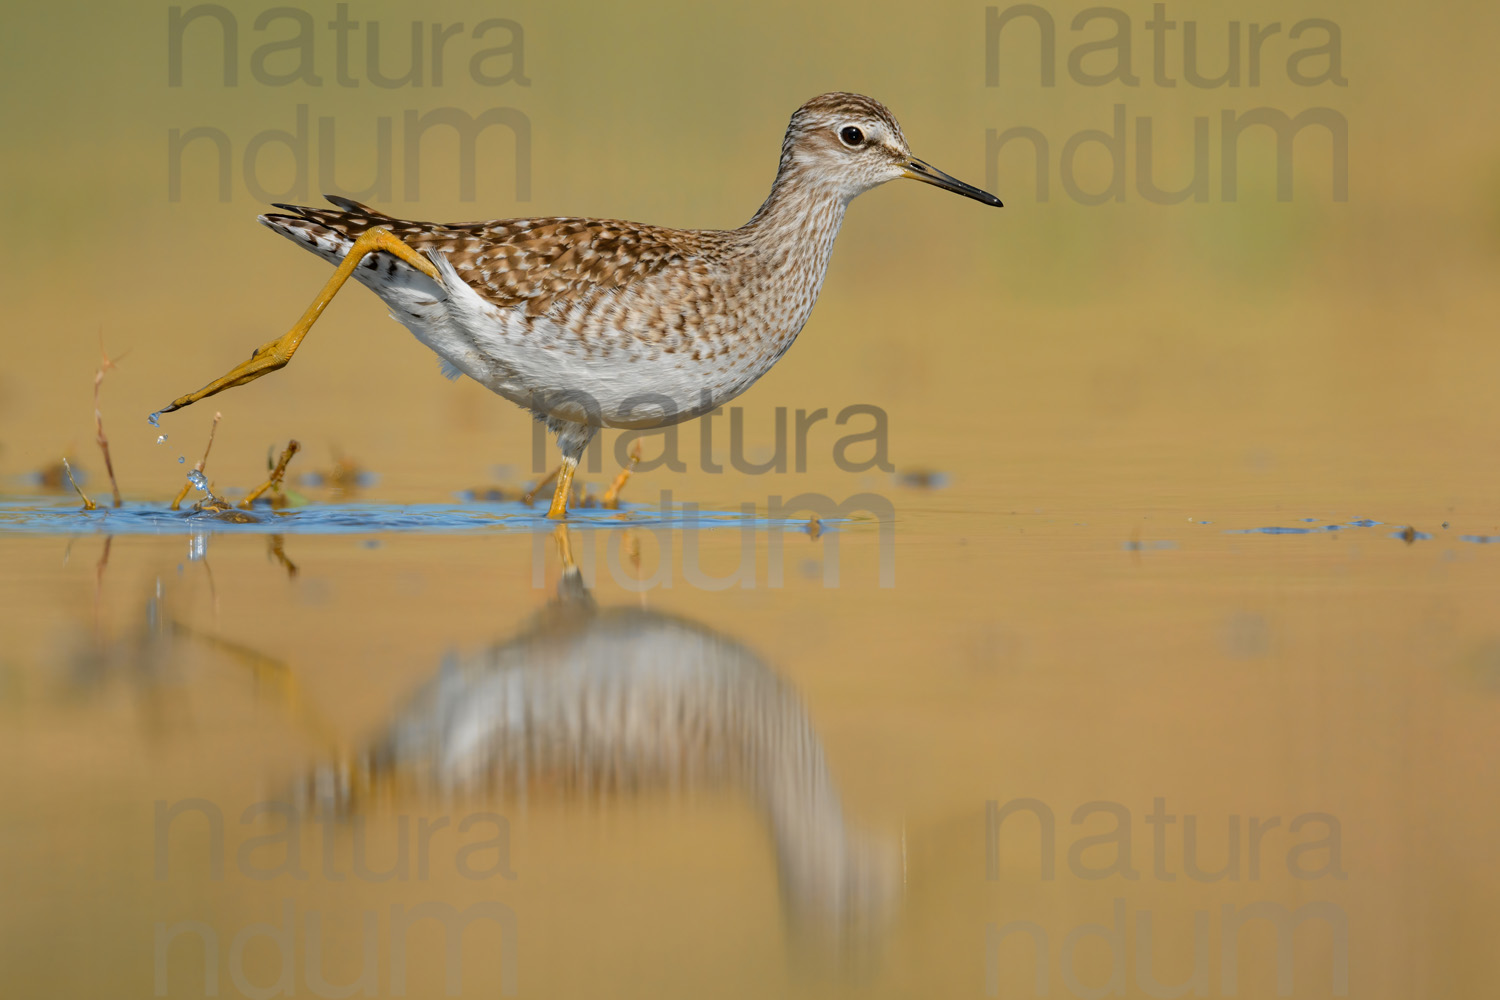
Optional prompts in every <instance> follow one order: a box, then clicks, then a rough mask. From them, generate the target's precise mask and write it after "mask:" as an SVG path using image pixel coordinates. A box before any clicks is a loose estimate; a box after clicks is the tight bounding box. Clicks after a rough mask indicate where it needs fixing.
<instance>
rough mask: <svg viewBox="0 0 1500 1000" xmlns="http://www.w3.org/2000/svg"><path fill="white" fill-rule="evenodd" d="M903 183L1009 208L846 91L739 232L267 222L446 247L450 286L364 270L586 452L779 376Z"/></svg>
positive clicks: (460, 366) (789, 148)
mask: <svg viewBox="0 0 1500 1000" xmlns="http://www.w3.org/2000/svg"><path fill="white" fill-rule="evenodd" d="M851 129H852V130H855V131H854V132H851V131H850V130H851ZM855 132H857V134H858V136H859V141H858V142H851V141H850V139H851V137H852V136H853V135H854V134H855ZM899 176H909V177H915V178H916V179H919V180H926V181H929V182H931V183H937V184H939V185H940V186H945V187H950V188H951V189H953V190H958V191H960V192H961V193H965V194H968V195H970V196H971V197H978V198H981V200H985V199H988V200H989V202H990V203H992V204H998V200H996V199H993V197H992V196H988V195H984V194H983V193H982V192H977V191H975V190H974V189H972V188H967V187H966V186H965V185H961V184H959V183H958V182H956V181H952V179H951V178H947V177H946V176H945V175H942V174H941V173H939V172H937V171H934V170H932V169H931V168H929V167H927V166H926V165H925V164H923V163H921V161H919V160H914V159H913V157H912V154H911V151H910V149H908V148H907V145H906V139H905V137H904V136H903V135H902V133H901V128H900V126H899V125H898V124H897V123H896V121H895V119H894V118H893V117H892V116H891V114H890V112H889V111H887V110H886V109H885V107H884V106H883V105H881V104H880V103H879V102H878V101H874V100H872V99H870V98H868V97H862V96H859V95H857V94H844V93H836V94H824V95H823V96H821V97H817V98H814V99H813V100H811V101H809V102H807V103H806V104H804V105H803V106H802V107H801V108H799V109H798V110H797V112H796V113H795V114H794V115H793V116H792V120H791V123H790V126H789V127H788V129H787V133H786V139H785V141H784V142H783V144H782V152H781V161H780V165H779V169H778V171H777V175H776V182H775V184H774V186H773V187H772V190H771V194H770V196H769V197H768V198H767V199H766V201H765V203H764V204H763V205H762V206H761V207H760V209H759V211H757V212H756V213H755V215H754V217H753V218H751V219H750V221H749V222H747V223H746V224H745V225H744V226H742V227H740V228H739V229H734V230H723V231H720V230H682V229H667V228H663V227H659V226H648V225H641V224H638V223H633V222H621V221H614V220H600V219H580V218H539V219H507V220H501V221H491V222H466V223H452V224H434V223H425V222H410V221H405V220H402V219H396V218H393V217H391V216H388V215H385V214H383V213H380V212H378V211H375V210H374V209H371V208H368V207H366V206H364V205H361V204H359V203H357V202H353V201H349V200H348V199H344V198H337V197H330V198H329V201H331V202H332V203H333V204H334V205H335V206H337V210H333V209H317V208H303V207H298V206H292V205H278V206H277V207H278V208H280V209H283V210H284V212H282V213H275V214H268V215H265V216H262V217H261V221H262V222H263V223H264V224H265V225H267V226H269V227H271V228H272V229H274V230H276V231H277V232H279V233H281V234H283V235H285V236H287V237H289V238H291V239H294V240H297V241H298V242H301V243H303V244H304V245H306V246H307V247H308V248H309V249H311V250H313V251H314V252H316V253H318V254H319V255H320V256H322V257H324V258H325V259H327V260H329V261H331V262H335V263H337V262H338V261H341V260H342V259H343V257H344V255H345V254H346V253H348V251H349V248H350V247H351V246H352V244H353V242H354V240H355V238H356V237H358V236H359V235H360V234H361V233H363V232H365V231H366V230H368V229H371V228H374V227H380V228H384V229H388V230H390V231H391V232H392V233H393V234H395V235H396V236H398V237H399V238H400V239H401V240H402V241H403V242H405V243H406V244H408V245H409V246H410V247H412V248H413V249H414V250H416V251H417V252H418V253H421V254H423V255H425V256H426V257H428V258H429V259H430V260H431V261H432V262H433V263H434V264H435V265H436V266H437V268H438V270H439V272H440V274H441V281H440V282H434V281H433V280H432V279H430V278H428V277H427V276H426V275H424V274H422V273H420V272H419V271H417V270H416V269H415V268H413V267H411V266H410V265H408V264H406V263H404V262H402V261H401V260H399V259H397V258H396V257H395V256H392V255H390V254H388V253H384V252H381V253H374V254H371V255H370V256H368V257H366V258H365V259H364V260H363V261H362V262H361V263H360V266H359V267H358V268H357V269H356V271H355V277H357V278H358V279H359V280H360V281H362V282H363V283H364V284H366V285H367V286H369V287H370V288H371V289H373V290H374V291H375V292H376V293H377V294H379V295H380V297H381V298H382V299H383V300H385V302H386V304H387V305H388V306H389V307H390V309H391V315H392V316H393V318H395V319H397V320H398V321H400V322H401V323H403V324H405V325H406V326H407V327H408V328H409V329H410V330H411V331H412V332H413V333H414V334H415V335H416V336H417V337H418V339H420V340H422V341H423V342H424V343H426V344H427V345H428V346H430V347H432V349H433V350H434V351H436V352H437V353H438V355H439V356H440V357H441V358H442V359H443V360H444V362H445V368H447V369H449V370H450V373H452V372H457V373H462V374H465V375H468V376H470V377H471V378H473V379H475V380H476V381H478V382H480V383H482V384H484V385H486V386H487V387H489V388H490V389H492V390H493V391H495V392H497V393H499V394H500V395H502V396H505V397H506V398H508V399H511V400H513V401H515V402H517V403H519V404H520V405H522V406H525V407H527V408H528V409H530V410H532V411H533V413H534V414H535V415H536V416H537V417H538V419H545V420H547V422H548V423H549V425H550V426H552V427H553V429H554V430H556V431H557V432H558V433H559V444H560V445H561V446H562V448H563V452H564V455H565V457H569V458H575V457H576V456H577V455H578V454H580V453H581V452H582V450H583V447H584V446H585V445H586V444H587V442H588V440H589V438H590V437H591V436H592V435H593V433H594V430H595V429H596V428H597V427H598V426H601V425H602V426H627V427H628V426H643V425H651V424H662V423H672V422H675V421H677V420H682V419H686V418H688V417H690V416H695V415H697V414H700V413H703V412H705V411H706V410H708V409H711V408H713V407H715V406H718V405H721V404H722V403H724V402H726V401H727V400H729V399H732V398H733V397H734V396H736V395H738V394H739V393H741V392H743V391H744V390H745V389H746V388H748V387H749V386H750V385H751V384H752V383H754V382H755V380H756V379H758V378H759V377H760V376H761V375H763V374H765V372H766V371H767V370H769V369H770V367H771V365H772V364H774V363H775V361H776V360H777V359H778V358H779V357H780V356H781V355H782V354H783V353H784V352H785V351H786V350H787V348H788V347H790V346H791V343H792V341H793V340H794V339H795V338H796V336H797V333H798V332H799V331H800V330H801V328H802V325H803V323H805V322H806V320H807V317H808V314H809V313H810V312H811V310H812V307H813V303H814V302H815V301H816V299H817V295H818V290H819V288H820V287H821V285H822V281H823V275H824V272H825V270H826V268H827V264H828V258H829V255H830V253H831V252H832V249H833V243H834V239H835V237H836V236H837V235H838V231H839V226H840V224H841V223H842V221H843V216H844V210H845V207H846V206H847V205H848V203H849V201H850V200H851V199H852V198H853V197H855V196H856V195H858V194H859V193H861V192H862V191H865V190H868V189H869V188H872V187H875V186H877V185H878V184H881V183H884V182H885V181H887V180H891V179H893V178H895V177H899ZM955 185H956V186H955Z"/></svg>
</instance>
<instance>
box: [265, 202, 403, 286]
mask: <svg viewBox="0 0 1500 1000" xmlns="http://www.w3.org/2000/svg"><path fill="white" fill-rule="evenodd" d="M323 197H324V198H326V199H328V201H329V202H330V203H332V204H333V205H335V206H337V210H334V209H327V208H307V207H305V206H302V205H283V204H279V203H278V204H277V205H276V207H277V208H279V209H281V211H280V212H268V213H266V214H265V215H262V216H261V217H260V224H261V225H263V226H266V227H267V228H269V229H272V230H275V231H276V232H278V233H280V234H281V235H282V236H285V237H286V238H287V239H289V240H292V241H293V242H295V243H300V244H301V245H302V246H304V247H306V248H307V249H309V250H311V251H312V252H313V253H315V254H317V255H318V256H319V257H322V258H323V259H324V260H326V261H328V262H329V263H331V264H338V263H340V262H341V261H342V260H343V259H344V257H345V255H346V254H348V253H349V248H350V247H352V246H353V245H354V241H355V240H356V239H357V238H358V237H359V235H360V234H361V233H363V232H364V231H365V230H367V229H374V228H376V227H383V228H386V229H390V230H392V231H394V232H395V233H396V235H398V236H400V235H403V231H404V230H407V229H412V228H415V227H414V226H413V224H412V223H409V222H405V221H403V220H401V219H397V218H393V217H392V216H389V215H385V214H384V213H381V212H377V211H376V210H375V209H373V208H370V207H369V206H368V205H361V204H360V203H359V202H357V201H353V200H351V199H349V198H341V197H339V196H338V195H333V194H325V195H324V196H323ZM376 256H377V255H375V254H371V255H370V257H369V258H367V261H368V263H366V264H365V266H366V267H368V268H370V269H372V270H373V269H374V268H375V267H376V262H375V257H376ZM393 259H394V258H393ZM397 263H398V264H400V266H401V267H403V268H406V267H407V265H406V264H405V263H404V262H400V261H398V262H397ZM413 273H415V271H413Z"/></svg>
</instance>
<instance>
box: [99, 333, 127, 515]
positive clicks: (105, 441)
mask: <svg viewBox="0 0 1500 1000" xmlns="http://www.w3.org/2000/svg"><path fill="white" fill-rule="evenodd" d="M127 353H128V352H127ZM99 356H100V357H101V358H102V359H103V360H102V361H100V362H99V370H98V371H97V372H95V373H94V430H95V432H96V433H95V438H94V439H95V440H96V441H98V442H99V450H100V451H102V452H104V471H106V472H108V473H109V488H110V490H111V491H112V492H113V493H114V497H115V506H116V507H118V506H120V504H121V500H120V484H119V483H117V482H115V463H114V461H113V460H112V459H111V458H110V457H109V438H107V437H105V436H104V414H103V413H101V412H100V410H99V387H100V386H102V385H103V384H104V373H105V372H107V371H113V370H114V367H115V363H114V362H113V361H111V360H110V359H109V355H108V354H107V353H105V350H104V332H103V331H102V330H101V331H100V333H99ZM122 357H123V355H122Z"/></svg>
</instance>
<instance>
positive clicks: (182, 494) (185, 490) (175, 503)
mask: <svg viewBox="0 0 1500 1000" xmlns="http://www.w3.org/2000/svg"><path fill="white" fill-rule="evenodd" d="M223 416H224V414H223V413H220V412H215V413H214V422H213V424H212V425H210V426H209V428H208V446H207V447H205V448H204V449H203V457H202V458H200V459H198V464H197V465H195V466H193V468H195V469H197V470H198V471H199V472H202V471H203V467H204V466H205V465H207V464H208V453H209V451H211V450H212V449H213V446H214V432H215V431H217V430H218V429H219V418H221V417H223ZM192 488H193V484H192V482H191V481H188V482H186V483H183V485H182V491H181V492H180V493H178V494H177V498H176V499H175V500H173V501H172V508H171V509H172V510H177V509H178V508H180V507H181V506H182V501H184V500H186V499H187V495H188V491H189V490H191V489H192Z"/></svg>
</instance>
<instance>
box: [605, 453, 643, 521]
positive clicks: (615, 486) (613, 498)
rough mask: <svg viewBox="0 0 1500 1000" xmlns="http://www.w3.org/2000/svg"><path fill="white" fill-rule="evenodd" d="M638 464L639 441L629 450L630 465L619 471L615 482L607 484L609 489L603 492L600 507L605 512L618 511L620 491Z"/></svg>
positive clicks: (639, 460) (639, 459) (639, 455)
mask: <svg viewBox="0 0 1500 1000" xmlns="http://www.w3.org/2000/svg"><path fill="white" fill-rule="evenodd" d="M640 462H641V443H640V441H637V442H636V443H635V447H634V448H631V449H630V464H629V465H627V466H625V468H623V469H621V470H620V474H619V475H618V476H616V477H615V481H614V482H613V483H610V484H609V489H607V490H605V491H604V501H603V503H602V504H601V506H602V507H604V509H605V510H618V509H619V507H620V491H621V490H622V489H624V488H625V484H626V483H628V482H629V481H630V474H631V473H632V472H634V471H635V467H636V466H637V465H639V464H640Z"/></svg>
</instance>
